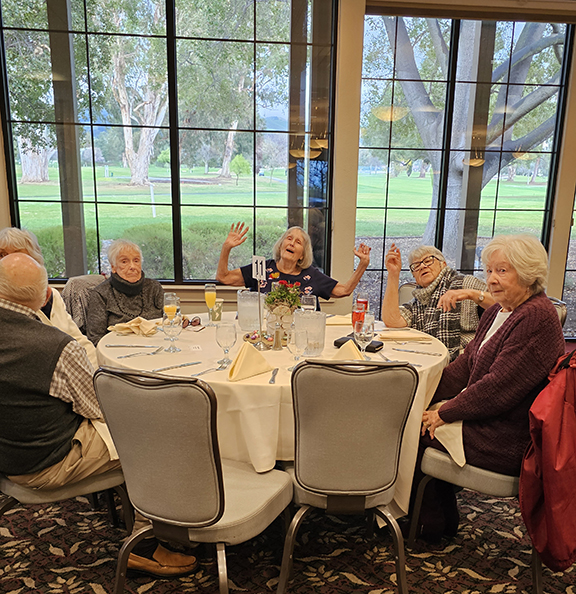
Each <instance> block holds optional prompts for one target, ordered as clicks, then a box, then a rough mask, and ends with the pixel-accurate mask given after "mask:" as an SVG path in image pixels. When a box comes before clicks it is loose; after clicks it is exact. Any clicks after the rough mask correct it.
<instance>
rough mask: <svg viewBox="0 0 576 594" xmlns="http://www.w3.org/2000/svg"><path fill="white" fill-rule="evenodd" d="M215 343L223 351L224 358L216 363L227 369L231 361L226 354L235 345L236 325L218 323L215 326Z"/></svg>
mask: <svg viewBox="0 0 576 594" xmlns="http://www.w3.org/2000/svg"><path fill="white" fill-rule="evenodd" d="M216 342H217V343H218V344H219V345H220V347H221V348H222V350H223V351H224V358H223V359H220V361H218V363H219V364H220V365H225V366H226V367H228V365H230V363H232V360H231V359H230V358H229V357H228V352H229V351H230V349H231V348H232V347H233V346H234V345H235V344H236V324H234V323H233V322H220V324H216Z"/></svg>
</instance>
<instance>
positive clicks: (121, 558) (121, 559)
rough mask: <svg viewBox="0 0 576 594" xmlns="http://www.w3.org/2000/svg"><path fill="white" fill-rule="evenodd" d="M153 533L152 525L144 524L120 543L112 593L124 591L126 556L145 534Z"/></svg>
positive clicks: (119, 593) (118, 593)
mask: <svg viewBox="0 0 576 594" xmlns="http://www.w3.org/2000/svg"><path fill="white" fill-rule="evenodd" d="M151 533H153V530H152V525H150V526H146V527H144V528H142V529H140V530H138V532H135V533H134V534H132V535H130V536H129V537H128V538H127V539H126V540H125V541H124V544H123V545H122V548H121V549H120V552H119V553H118V565H117V566H116V581H115V583H114V594H122V593H123V592H124V585H125V584H126V570H127V566H128V557H129V556H130V553H131V552H132V549H133V548H134V547H135V546H136V545H137V544H138V543H139V542H140V541H141V540H142V539H144V538H146V536H148V535H149V534H151Z"/></svg>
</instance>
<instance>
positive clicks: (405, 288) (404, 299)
mask: <svg viewBox="0 0 576 594" xmlns="http://www.w3.org/2000/svg"><path fill="white" fill-rule="evenodd" d="M417 286H418V285H417V284H416V283H415V282H413V281H409V282H407V283H402V284H401V285H400V286H399V287H398V304H399V305H402V304H403V303H408V301H412V291H413V290H414V289H415V288H416V287H417Z"/></svg>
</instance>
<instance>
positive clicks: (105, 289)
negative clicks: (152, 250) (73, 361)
mask: <svg viewBox="0 0 576 594" xmlns="http://www.w3.org/2000/svg"><path fill="white" fill-rule="evenodd" d="M108 261H109V262H110V266H111V267H112V275H111V276H110V278H109V279H108V280H106V281H105V282H103V283H102V284H100V285H98V286H97V287H95V288H94V290H93V291H92V294H91V296H90V302H89V304H88V315H87V318H86V333H87V334H88V338H89V339H90V340H91V341H92V342H93V343H94V344H98V341H99V340H100V339H101V338H102V337H103V336H104V335H105V334H106V333H107V332H108V326H113V325H114V324H119V323H121V322H129V321H130V320H133V319H134V318H137V317H138V316H141V317H143V318H145V319H147V320H152V319H154V318H159V317H161V316H162V311H163V308H164V290H163V289H162V285H161V284H160V283H159V282H158V281H155V280H152V279H149V278H146V277H145V276H144V273H143V272H142V252H141V251H140V248H139V247H138V246H137V245H136V244H135V243H133V242H131V241H127V240H125V239H117V240H116V241H113V242H112V243H111V244H110V247H109V248H108Z"/></svg>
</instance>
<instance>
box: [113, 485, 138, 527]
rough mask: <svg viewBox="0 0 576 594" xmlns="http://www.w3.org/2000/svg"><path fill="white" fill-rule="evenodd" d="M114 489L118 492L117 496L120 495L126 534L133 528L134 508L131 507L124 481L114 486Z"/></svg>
mask: <svg viewBox="0 0 576 594" xmlns="http://www.w3.org/2000/svg"><path fill="white" fill-rule="evenodd" d="M114 490H115V491H116V493H118V497H120V502H121V504H122V509H123V511H124V524H126V532H127V533H128V534H132V530H133V529H134V508H133V507H132V503H131V501H130V497H128V491H126V484H125V483H124V484H122V485H118V486H117V487H114Z"/></svg>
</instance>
